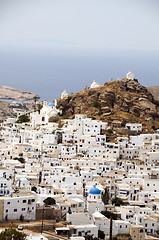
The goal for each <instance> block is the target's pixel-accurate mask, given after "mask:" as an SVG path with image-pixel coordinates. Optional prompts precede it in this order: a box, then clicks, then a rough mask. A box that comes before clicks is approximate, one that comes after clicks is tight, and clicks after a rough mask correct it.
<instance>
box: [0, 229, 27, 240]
mask: <svg viewBox="0 0 159 240" xmlns="http://www.w3.org/2000/svg"><path fill="white" fill-rule="evenodd" d="M0 240H26V234H24V233H21V232H19V231H17V230H16V229H9V230H6V231H2V232H1V233H0Z"/></svg>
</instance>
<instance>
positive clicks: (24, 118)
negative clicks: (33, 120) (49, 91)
mask: <svg viewBox="0 0 159 240" xmlns="http://www.w3.org/2000/svg"><path fill="white" fill-rule="evenodd" d="M29 121H30V118H29V117H28V115H20V116H19V117H18V120H17V121H16V122H17V123H23V122H29Z"/></svg>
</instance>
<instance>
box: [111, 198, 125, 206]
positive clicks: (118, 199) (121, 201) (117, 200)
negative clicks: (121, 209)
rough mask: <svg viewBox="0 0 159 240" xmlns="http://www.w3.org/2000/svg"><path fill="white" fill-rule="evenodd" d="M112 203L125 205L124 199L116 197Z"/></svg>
mask: <svg viewBox="0 0 159 240" xmlns="http://www.w3.org/2000/svg"><path fill="white" fill-rule="evenodd" d="M112 204H115V206H120V205H123V204H124V203H123V200H122V199H121V198H118V197H115V198H113V199H112Z"/></svg>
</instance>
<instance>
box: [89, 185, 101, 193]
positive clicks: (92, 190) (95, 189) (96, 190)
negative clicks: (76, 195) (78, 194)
mask: <svg viewBox="0 0 159 240" xmlns="http://www.w3.org/2000/svg"><path fill="white" fill-rule="evenodd" d="M89 193H90V194H100V190H99V189H98V188H96V187H94V188H91V190H90V191H89Z"/></svg>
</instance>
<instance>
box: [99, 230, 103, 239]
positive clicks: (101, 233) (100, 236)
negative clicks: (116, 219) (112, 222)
mask: <svg viewBox="0 0 159 240" xmlns="http://www.w3.org/2000/svg"><path fill="white" fill-rule="evenodd" d="M98 238H100V239H104V238H105V234H104V232H103V231H101V230H98Z"/></svg>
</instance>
